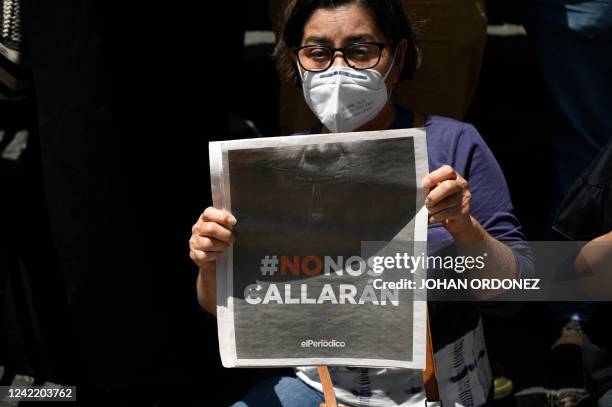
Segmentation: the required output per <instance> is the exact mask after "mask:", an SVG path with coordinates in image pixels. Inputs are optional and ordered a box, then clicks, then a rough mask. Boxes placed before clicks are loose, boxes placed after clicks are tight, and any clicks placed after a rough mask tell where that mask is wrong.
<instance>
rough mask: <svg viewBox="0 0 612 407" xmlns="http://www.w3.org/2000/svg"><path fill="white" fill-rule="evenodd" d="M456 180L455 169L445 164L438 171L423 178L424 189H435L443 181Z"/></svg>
mask: <svg viewBox="0 0 612 407" xmlns="http://www.w3.org/2000/svg"><path fill="white" fill-rule="evenodd" d="M456 178H457V172H455V169H454V168H453V167H451V166H450V165H448V164H445V165H443V166H442V167H440V168H438V169H437V170H434V171H432V172H430V173H429V174H427V175H426V176H425V178H423V188H433V187H435V186H436V185H438V184H439V183H440V182H442V181H446V180H449V179H456Z"/></svg>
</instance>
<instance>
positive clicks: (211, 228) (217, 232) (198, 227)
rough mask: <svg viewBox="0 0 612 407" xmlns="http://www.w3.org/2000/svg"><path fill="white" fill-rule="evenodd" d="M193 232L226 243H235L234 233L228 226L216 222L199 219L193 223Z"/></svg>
mask: <svg viewBox="0 0 612 407" xmlns="http://www.w3.org/2000/svg"><path fill="white" fill-rule="evenodd" d="M192 233H193V234H194V235H197V236H204V237H210V238H213V239H217V240H221V241H223V242H226V243H233V241H234V235H233V233H232V231H231V230H229V229H228V228H226V227H224V226H221V225H219V224H218V223H215V222H203V221H201V220H200V221H198V222H197V223H196V224H195V225H193V228H192Z"/></svg>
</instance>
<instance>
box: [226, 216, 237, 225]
mask: <svg viewBox="0 0 612 407" xmlns="http://www.w3.org/2000/svg"><path fill="white" fill-rule="evenodd" d="M227 222H228V223H229V224H230V225H235V224H236V223H238V220H237V219H236V217H234V215H230V216H229V217H228V218H227Z"/></svg>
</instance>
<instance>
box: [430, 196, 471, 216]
mask: <svg viewBox="0 0 612 407" xmlns="http://www.w3.org/2000/svg"><path fill="white" fill-rule="evenodd" d="M462 202H463V194H461V193H457V194H453V195H451V196H449V197H447V198H444V199H442V200H441V201H440V202H438V203H437V204H435V205H433V206H427V209H428V211H429V215H435V214H436V213H438V212H441V211H443V210H445V209H449V208H452V207H454V206H457V205H461V203H462Z"/></svg>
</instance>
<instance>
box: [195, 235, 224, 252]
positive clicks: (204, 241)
mask: <svg viewBox="0 0 612 407" xmlns="http://www.w3.org/2000/svg"><path fill="white" fill-rule="evenodd" d="M189 247H190V248H191V249H194V250H201V251H208V252H222V251H224V250H225V249H227V247H228V243H227V242H224V241H222V240H218V239H213V238H210V237H205V236H198V235H192V236H191V239H189Z"/></svg>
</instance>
